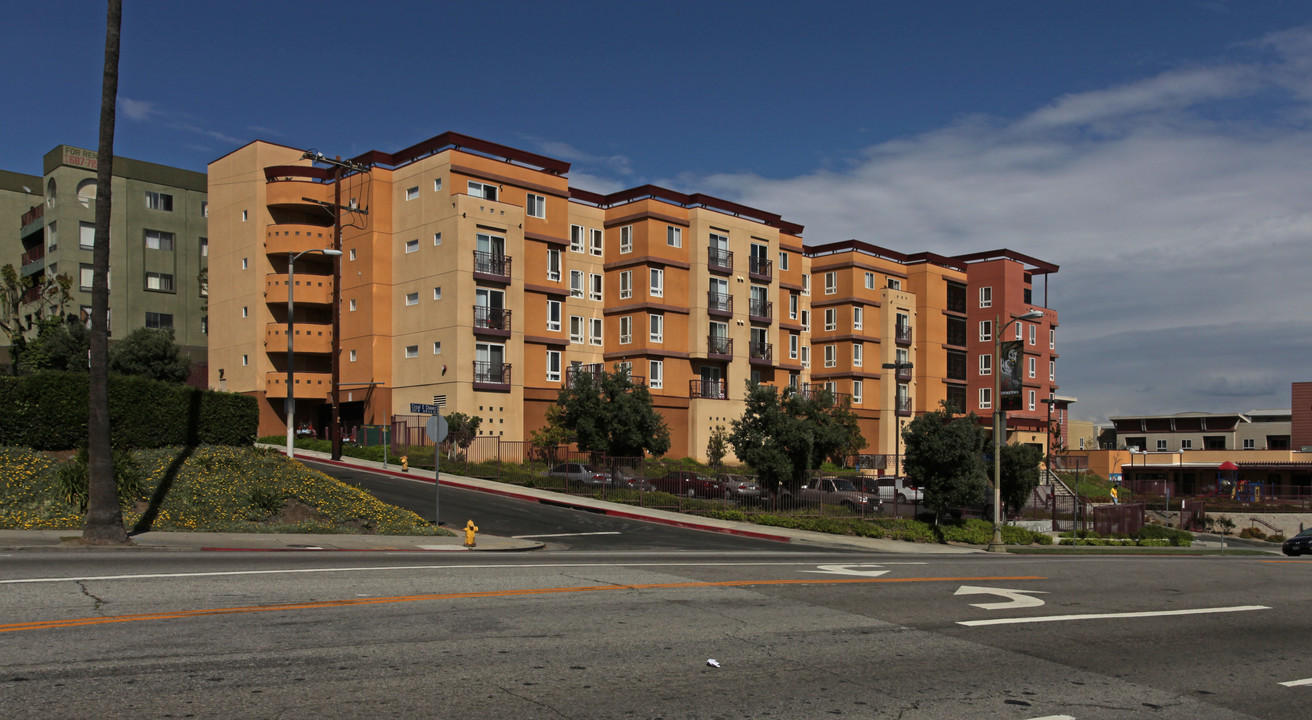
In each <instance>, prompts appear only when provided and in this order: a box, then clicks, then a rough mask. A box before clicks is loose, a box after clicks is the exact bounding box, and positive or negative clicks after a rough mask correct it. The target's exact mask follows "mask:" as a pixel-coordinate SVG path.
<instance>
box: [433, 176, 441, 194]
mask: <svg viewBox="0 0 1312 720" xmlns="http://www.w3.org/2000/svg"><path fill="white" fill-rule="evenodd" d="M441 191H442V178H433V192H441Z"/></svg>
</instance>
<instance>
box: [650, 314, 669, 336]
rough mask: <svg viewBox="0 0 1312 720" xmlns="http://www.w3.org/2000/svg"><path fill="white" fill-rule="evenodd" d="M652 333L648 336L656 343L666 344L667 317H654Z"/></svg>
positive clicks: (651, 321) (652, 317) (651, 319)
mask: <svg viewBox="0 0 1312 720" xmlns="http://www.w3.org/2000/svg"><path fill="white" fill-rule="evenodd" d="M650 324H651V328H650V329H651V332H650V333H649V334H648V335H649V337H650V338H651V341H652V342H654V343H663V342H665V316H664V315H652V316H651V318H650Z"/></svg>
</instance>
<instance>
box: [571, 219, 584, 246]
mask: <svg viewBox="0 0 1312 720" xmlns="http://www.w3.org/2000/svg"><path fill="white" fill-rule="evenodd" d="M569 251H570V252H576V253H581V252H583V226H582V225H570V226H569Z"/></svg>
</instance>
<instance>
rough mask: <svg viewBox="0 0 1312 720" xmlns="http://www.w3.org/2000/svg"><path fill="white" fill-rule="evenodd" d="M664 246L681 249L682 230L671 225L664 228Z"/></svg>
mask: <svg viewBox="0 0 1312 720" xmlns="http://www.w3.org/2000/svg"><path fill="white" fill-rule="evenodd" d="M665 244H666V245H669V246H670V247H683V228H681V227H674V226H673V225H670V226H667V227H666V228H665Z"/></svg>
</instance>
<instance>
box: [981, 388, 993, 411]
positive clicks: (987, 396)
mask: <svg viewBox="0 0 1312 720" xmlns="http://www.w3.org/2000/svg"><path fill="white" fill-rule="evenodd" d="M991 407H993V388H980V389H979V409H980V410H988V409H989V408H991Z"/></svg>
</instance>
